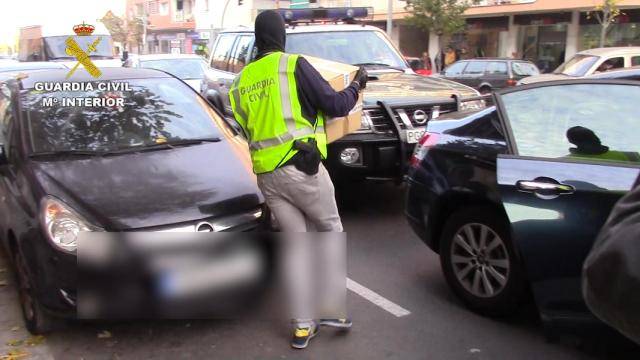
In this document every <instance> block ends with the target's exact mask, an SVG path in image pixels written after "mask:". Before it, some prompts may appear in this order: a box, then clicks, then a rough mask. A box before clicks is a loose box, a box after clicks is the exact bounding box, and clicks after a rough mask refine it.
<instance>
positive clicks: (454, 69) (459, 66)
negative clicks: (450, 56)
mask: <svg viewBox="0 0 640 360" xmlns="http://www.w3.org/2000/svg"><path fill="white" fill-rule="evenodd" d="M465 66H467V62H457V63H455V64H453V65H451V66H449V67H448V68H447V70H446V71H445V72H444V75H445V76H459V75H460V74H462V70H464V67H465Z"/></svg>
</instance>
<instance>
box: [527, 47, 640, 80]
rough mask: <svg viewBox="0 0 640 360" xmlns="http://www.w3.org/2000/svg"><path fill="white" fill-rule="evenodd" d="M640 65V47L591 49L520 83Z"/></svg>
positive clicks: (569, 77)
mask: <svg viewBox="0 0 640 360" xmlns="http://www.w3.org/2000/svg"><path fill="white" fill-rule="evenodd" d="M638 65H640V47H637V46H634V47H631V46H630V47H611V48H597V49H590V50H585V51H581V52H579V53H577V54H576V55H574V56H573V57H572V58H571V59H569V60H568V61H566V62H565V63H564V64H562V65H560V66H559V67H558V68H557V69H556V70H555V71H554V72H553V73H552V74H542V75H537V76H531V77H527V78H524V79H522V80H520V82H519V83H518V85H526V84H533V83H536V82H542V81H554V80H563V79H564V80H567V79H571V78H580V77H586V76H589V75H592V74H596V73H602V72H605V71H610V70H615V69H622V68H628V67H632V66H638Z"/></svg>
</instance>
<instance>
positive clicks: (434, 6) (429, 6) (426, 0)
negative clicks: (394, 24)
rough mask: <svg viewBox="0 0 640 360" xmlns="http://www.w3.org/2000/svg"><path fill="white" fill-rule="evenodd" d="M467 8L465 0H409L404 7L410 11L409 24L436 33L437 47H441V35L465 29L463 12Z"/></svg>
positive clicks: (467, 3) (467, 4)
mask: <svg viewBox="0 0 640 360" xmlns="http://www.w3.org/2000/svg"><path fill="white" fill-rule="evenodd" d="M468 8H469V2H468V1H467V0H411V1H407V6H406V7H405V9H406V10H407V11H409V12H410V13H411V15H410V16H409V17H408V18H407V19H406V20H407V22H408V23H409V24H412V25H415V26H417V27H419V28H421V29H423V30H425V31H428V32H430V33H434V34H436V36H437V37H438V47H439V48H440V49H442V37H443V36H444V35H453V34H455V33H458V32H461V31H463V30H464V29H465V25H466V21H465V19H464V17H463V15H464V12H465V11H466V10H467V9H468Z"/></svg>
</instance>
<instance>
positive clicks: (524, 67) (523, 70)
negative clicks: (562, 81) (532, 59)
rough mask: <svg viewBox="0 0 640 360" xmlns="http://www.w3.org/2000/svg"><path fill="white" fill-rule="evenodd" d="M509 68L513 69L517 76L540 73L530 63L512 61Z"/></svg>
mask: <svg viewBox="0 0 640 360" xmlns="http://www.w3.org/2000/svg"><path fill="white" fill-rule="evenodd" d="M511 68H512V69H513V73H514V74H515V75H518V76H532V75H538V74H540V70H538V68H537V67H536V66H535V65H533V64H531V63H525V62H514V63H513V64H512V65H511Z"/></svg>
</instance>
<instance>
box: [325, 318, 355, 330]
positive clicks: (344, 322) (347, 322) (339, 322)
mask: <svg viewBox="0 0 640 360" xmlns="http://www.w3.org/2000/svg"><path fill="white" fill-rule="evenodd" d="M320 325H325V326H331V327H335V328H340V329H349V328H351V326H352V325H353V322H352V321H351V319H320Z"/></svg>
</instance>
